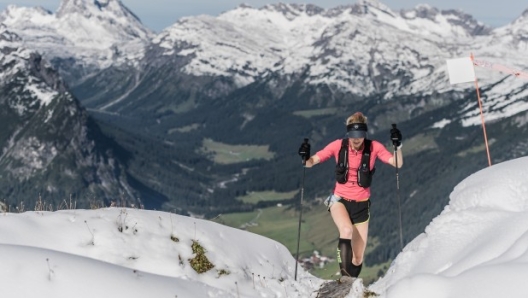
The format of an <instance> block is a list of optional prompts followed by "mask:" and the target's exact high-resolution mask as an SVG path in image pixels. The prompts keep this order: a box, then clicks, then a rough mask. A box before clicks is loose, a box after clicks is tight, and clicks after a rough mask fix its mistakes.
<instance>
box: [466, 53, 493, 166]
mask: <svg viewBox="0 0 528 298" xmlns="http://www.w3.org/2000/svg"><path fill="white" fill-rule="evenodd" d="M471 61H472V62H473V65H475V57H474V56H473V53H471ZM473 67H474V66H473ZM475 88H477V99H478V104H479V108H480V119H481V121H482V131H483V132H484V143H485V144H486V152H487V154H488V164H489V166H490V167H491V155H490V151H489V146H488V136H487V134H486V123H485V121H484V113H483V111H482V101H481V100H480V89H479V85H478V80H477V76H475Z"/></svg>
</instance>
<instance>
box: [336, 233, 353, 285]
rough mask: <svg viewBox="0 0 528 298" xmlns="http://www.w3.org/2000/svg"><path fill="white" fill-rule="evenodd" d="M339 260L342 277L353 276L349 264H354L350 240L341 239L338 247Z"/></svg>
mask: <svg viewBox="0 0 528 298" xmlns="http://www.w3.org/2000/svg"><path fill="white" fill-rule="evenodd" d="M337 260H338V262H339V272H341V275H342V276H351V274H350V272H349V271H348V269H349V267H350V266H349V264H352V241H351V240H350V239H343V238H339V243H338V245H337Z"/></svg>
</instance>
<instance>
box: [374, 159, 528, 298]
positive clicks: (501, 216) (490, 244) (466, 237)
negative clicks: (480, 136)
mask: <svg viewBox="0 0 528 298" xmlns="http://www.w3.org/2000/svg"><path fill="white" fill-rule="evenodd" d="M527 169H528V157H523V158H519V159H515V160H511V161H507V162H503V163H500V164H496V165H493V166H492V167H490V168H486V169H483V170H481V171H479V172H477V173H474V174H473V175H471V176H469V177H468V178H466V179H464V180H463V181H461V182H460V183H459V184H458V185H457V186H456V187H455V189H454V190H453V192H452V193H451V195H450V202H449V205H448V206H446V207H445V209H444V211H443V212H442V213H441V214H440V215H439V216H437V217H436V218H435V219H433V221H432V222H431V223H430V224H429V226H427V228H426V229H425V232H424V233H422V234H421V235H419V236H418V237H416V238H415V239H414V240H413V241H412V242H411V243H409V244H408V245H407V246H406V247H405V248H404V250H403V252H401V253H400V254H399V255H398V257H397V258H396V259H395V260H394V262H393V264H392V266H391V268H389V270H388V273H387V274H386V276H384V277H383V278H381V279H380V280H379V281H378V282H376V283H375V284H374V285H373V286H371V289H372V290H374V291H375V292H377V293H383V294H382V295H380V296H379V297H380V298H399V297H406V298H422V297H485V298H488V297H497V296H503V297H523V295H525V293H527V291H528V285H527V283H526V274H525V272H526V270H527V269H528V265H527V263H526V260H527V258H528V249H527V248H528V245H527V243H528V233H527V227H528V216H527V214H528V196H527V195H528V185H527V184H526V180H527V179H528V170H527Z"/></svg>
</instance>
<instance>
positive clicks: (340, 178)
mask: <svg viewBox="0 0 528 298" xmlns="http://www.w3.org/2000/svg"><path fill="white" fill-rule="evenodd" d="M335 175H336V181H337V183H340V184H344V183H346V182H347V180H348V138H344V139H342V141H341V149H339V155H338V157H337V164H336V168H335Z"/></svg>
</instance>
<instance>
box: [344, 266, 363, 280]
mask: <svg viewBox="0 0 528 298" xmlns="http://www.w3.org/2000/svg"><path fill="white" fill-rule="evenodd" d="M361 268H363V263H361V264H359V265H357V266H356V265H354V264H353V263H352V262H350V267H349V268H348V269H347V271H348V272H349V273H350V276H352V277H358V276H359V273H361Z"/></svg>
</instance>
